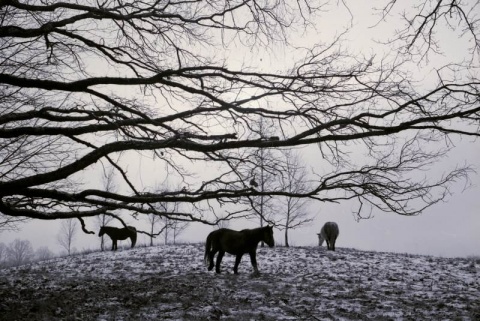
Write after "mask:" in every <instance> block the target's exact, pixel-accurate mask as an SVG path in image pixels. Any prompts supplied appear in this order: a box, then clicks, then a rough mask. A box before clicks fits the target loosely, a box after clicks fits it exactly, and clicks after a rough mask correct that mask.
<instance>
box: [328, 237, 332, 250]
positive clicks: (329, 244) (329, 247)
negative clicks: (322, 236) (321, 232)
mask: <svg viewBox="0 0 480 321" xmlns="http://www.w3.org/2000/svg"><path fill="white" fill-rule="evenodd" d="M331 249H332V245H331V243H330V240H329V239H328V238H327V250H331Z"/></svg>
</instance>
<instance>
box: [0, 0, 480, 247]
mask: <svg viewBox="0 0 480 321" xmlns="http://www.w3.org/2000/svg"><path fill="white" fill-rule="evenodd" d="M335 3H336V2H335ZM348 3H349V9H350V10H351V12H352V14H353V17H354V20H353V28H352V32H351V33H350V34H349V35H347V37H346V40H347V41H346V45H348V47H349V48H351V49H352V50H354V51H362V52H364V53H366V54H372V53H374V54H377V55H380V56H381V55H382V54H383V53H385V51H386V49H385V47H382V46H379V45H378V44H376V43H375V42H374V40H379V39H386V38H388V36H389V35H391V33H392V32H393V30H394V29H395V28H398V24H397V23H398V21H397V22H396V20H395V19H394V18H393V17H392V19H391V20H390V22H389V24H385V23H383V24H381V25H380V26H379V27H377V28H370V27H372V26H373V25H374V24H375V22H376V21H377V20H378V19H376V18H375V17H374V16H372V14H371V11H370V9H369V6H365V4H364V2H360V1H351V3H350V2H348ZM381 3H385V1H372V2H371V4H373V5H375V4H381ZM377 6H379V5H377ZM330 8H331V9H332V11H330V12H329V13H326V14H324V15H323V16H322V18H321V19H320V20H319V24H318V27H317V31H316V32H315V33H309V34H306V35H304V37H301V38H299V39H298V42H299V43H305V44H308V43H309V42H311V41H313V39H315V38H317V37H321V38H322V39H326V40H328V38H329V37H333V36H334V35H335V34H338V32H340V31H342V30H343V29H344V27H346V26H348V25H349V24H350V22H351V21H350V15H349V13H348V11H347V10H346V9H345V8H343V7H340V8H337V9H335V7H334V6H333V5H332V6H331V7H330ZM443 31H444V33H443V34H442V33H441V34H439V35H438V36H439V38H440V40H441V41H443V42H444V43H448V45H443V46H442V49H443V50H444V55H443V56H435V57H431V60H430V64H429V65H428V66H421V67H420V66H417V68H416V69H415V70H414V72H420V73H425V78H428V77H429V76H431V75H432V70H433V69H432V68H433V67H435V66H440V65H442V64H443V63H445V62H446V61H450V60H451V59H452V57H454V58H455V59H460V58H461V56H460V55H462V54H464V53H465V52H466V50H463V49H462V46H463V48H466V44H462V43H461V42H460V43H459V41H460V40H459V38H458V37H457V36H456V35H455V33H452V32H450V31H448V30H443ZM246 56H247V54H245V55H240V56H238V57H237V55H236V54H231V59H238V62H241V61H242V60H243V59H245V57H246ZM258 57H261V62H259V63H261V64H266V62H267V61H269V62H270V64H271V65H276V64H278V63H281V62H282V61H283V62H285V61H288V60H289V59H290V57H289V53H288V52H287V51H283V50H282V48H278V50H275V51H274V52H273V53H272V52H270V53H265V54H264V55H262V54H260V55H258ZM455 143H456V148H455V149H454V150H453V151H452V153H451V154H450V155H449V157H448V159H446V160H444V161H443V162H442V163H441V164H440V165H438V166H437V167H436V168H435V169H434V170H432V171H431V172H429V173H426V175H427V177H428V175H440V174H441V173H442V172H443V170H448V169H450V170H451V169H453V168H454V167H455V165H456V164H460V165H464V164H465V163H467V164H472V165H473V166H475V169H476V170H477V171H478V172H480V148H479V142H478V141H477V142H475V141H472V139H470V138H463V139H456V140H455ZM318 157H320V154H319V152H318V151H317V152H315V151H311V150H309V151H308V152H306V154H305V155H304V158H305V161H306V162H307V164H309V166H313V167H314V166H315V160H316V159H317V158H318ZM470 179H471V181H470V184H471V186H470V187H469V188H468V189H466V190H463V189H464V186H465V184H464V183H463V182H458V183H457V184H456V185H454V186H453V188H452V192H453V195H451V196H449V197H448V199H447V200H446V202H444V203H439V204H436V205H435V206H433V207H431V208H429V209H427V210H426V211H425V212H424V213H423V214H422V215H420V216H417V217H402V216H399V215H395V214H387V213H380V212H372V216H373V218H371V219H368V220H362V221H360V222H356V221H355V219H354V217H353V215H352V211H354V210H355V206H354V205H353V204H350V203H344V204H339V205H335V204H322V203H318V202H317V203H312V205H311V206H310V212H311V213H312V214H314V215H316V219H315V221H314V222H313V223H311V224H309V225H308V227H304V228H301V229H298V230H296V231H293V232H292V233H291V237H290V243H291V245H298V246H300V245H316V244H317V237H316V233H318V231H319V230H320V228H321V226H322V225H323V223H324V222H326V221H336V222H337V223H338V224H339V227H340V236H339V239H338V242H337V246H338V247H354V248H358V249H364V250H376V251H395V252H407V253H418V254H431V255H442V256H468V255H477V256H479V255H480V175H479V174H472V175H471V177H470ZM87 222H88V221H87ZM131 223H133V222H132V221H131ZM134 224H135V223H134ZM254 226H256V224H255V223H253V222H234V223H232V224H231V225H230V227H231V228H234V229H241V228H244V227H254ZM89 228H93V225H90V226H89ZM59 230H60V223H59V222H50V221H49V222H38V221H32V222H30V223H28V224H25V225H23V226H22V229H21V231H19V232H2V233H1V234H0V242H3V243H5V244H8V243H10V242H11V241H13V240H14V239H16V238H19V239H28V240H30V241H31V242H32V245H33V247H34V249H36V248H38V247H39V246H48V247H49V248H50V249H51V250H53V251H55V252H59V251H60V247H59V245H58V242H57V240H56V236H57V233H58V231H59ZM211 230H212V227H210V226H201V225H199V224H192V225H191V227H190V228H189V229H188V230H187V231H186V232H184V233H183V234H182V235H181V236H180V240H184V241H188V242H201V241H204V239H205V237H206V235H207V234H208V232H210V231H211ZM275 236H276V240H277V242H279V243H283V232H282V231H278V230H277V231H276V235H275ZM98 246H99V238H98V237H97V236H96V235H85V234H83V232H81V231H80V230H79V232H78V234H77V240H76V242H75V247H76V248H77V249H78V250H82V249H86V248H98Z"/></svg>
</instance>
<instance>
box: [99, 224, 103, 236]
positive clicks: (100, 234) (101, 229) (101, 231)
mask: <svg viewBox="0 0 480 321" xmlns="http://www.w3.org/2000/svg"><path fill="white" fill-rule="evenodd" d="M103 234H105V226H102V227H101V228H100V232H98V236H102V235H103Z"/></svg>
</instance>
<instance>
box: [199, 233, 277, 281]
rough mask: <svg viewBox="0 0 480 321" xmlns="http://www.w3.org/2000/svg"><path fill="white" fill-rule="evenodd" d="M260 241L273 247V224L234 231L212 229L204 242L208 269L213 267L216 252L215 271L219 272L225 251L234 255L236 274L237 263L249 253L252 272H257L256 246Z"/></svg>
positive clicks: (236, 272)
mask: <svg viewBox="0 0 480 321" xmlns="http://www.w3.org/2000/svg"><path fill="white" fill-rule="evenodd" d="M260 241H263V242H265V243H267V244H268V246H270V247H273V246H274V245H275V241H274V239H273V226H266V227H259V228H255V229H251V230H241V231H234V230H230V229H226V228H221V229H219V230H216V231H213V232H211V233H210V234H208V236H207V242H206V244H205V257H204V259H205V263H206V264H207V265H208V270H209V271H211V270H212V269H213V258H214V256H215V254H216V253H217V252H218V256H217V264H216V266H215V272H217V273H220V264H221V263H222V258H223V256H224V255H225V252H227V253H230V254H233V255H236V258H235V266H234V267H233V273H235V274H238V265H239V264H240V260H241V259H242V256H243V254H245V253H248V254H249V255H250V261H251V263H252V266H253V269H254V273H255V274H259V272H258V268H257V246H258V243H260Z"/></svg>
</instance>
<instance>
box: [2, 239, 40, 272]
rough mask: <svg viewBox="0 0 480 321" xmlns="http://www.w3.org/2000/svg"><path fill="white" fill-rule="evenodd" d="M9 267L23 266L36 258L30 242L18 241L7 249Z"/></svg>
mask: <svg viewBox="0 0 480 321" xmlns="http://www.w3.org/2000/svg"><path fill="white" fill-rule="evenodd" d="M7 258H8V259H7V261H8V265H14V266H18V265H23V264H26V263H28V262H30V261H32V259H33V258H34V252H33V248H32V244H31V243H30V241H28V240H19V239H16V240H14V241H13V242H12V243H10V245H9V246H8V248H7Z"/></svg>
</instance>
